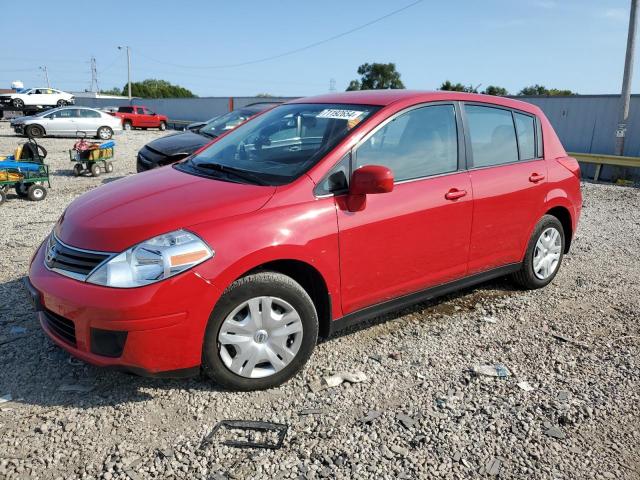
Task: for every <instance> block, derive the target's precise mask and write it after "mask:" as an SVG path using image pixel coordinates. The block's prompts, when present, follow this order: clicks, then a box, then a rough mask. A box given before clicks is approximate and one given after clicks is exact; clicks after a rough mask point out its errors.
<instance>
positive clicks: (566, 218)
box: [545, 205, 573, 253]
mask: <svg viewBox="0 0 640 480" xmlns="http://www.w3.org/2000/svg"><path fill="white" fill-rule="evenodd" d="M545 215H551V216H553V217H556V218H557V219H558V220H559V221H560V223H561V224H562V229H563V230H564V253H569V248H570V247H571V241H572V240H573V219H572V217H571V212H570V211H569V209H568V208H567V207H565V206H562V205H557V206H555V207H552V208H550V209H549V210H547V211H546V213H545Z"/></svg>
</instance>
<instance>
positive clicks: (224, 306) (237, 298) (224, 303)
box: [202, 272, 318, 391]
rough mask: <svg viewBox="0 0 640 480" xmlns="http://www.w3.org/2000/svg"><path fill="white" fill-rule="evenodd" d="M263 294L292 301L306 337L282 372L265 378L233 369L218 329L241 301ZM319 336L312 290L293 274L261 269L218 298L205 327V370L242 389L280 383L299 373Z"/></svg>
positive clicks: (226, 386) (235, 284) (212, 377)
mask: <svg viewBox="0 0 640 480" xmlns="http://www.w3.org/2000/svg"><path fill="white" fill-rule="evenodd" d="M260 296H273V297H277V298H280V299H282V300H284V301H286V302H288V303H289V304H290V305H291V306H293V308H295V310H296V311H297V313H298V315H299V316H300V320H301V321H302V327H303V328H302V332H303V333H302V340H301V344H300V348H299V350H298V352H297V354H296V356H295V357H294V358H293V359H292V360H291V362H290V363H289V364H288V365H287V366H285V367H284V368H283V369H282V370H280V371H279V372H276V373H274V374H272V375H270V376H267V377H263V378H246V377H242V376H240V375H237V374H236V373H233V372H232V371H231V370H229V369H228V368H227V367H226V365H225V364H224V362H223V361H222V358H221V357H220V350H219V347H218V340H217V339H218V333H219V331H220V328H221V326H222V323H223V322H224V320H225V318H226V317H227V315H229V314H230V313H231V312H232V311H233V310H234V309H235V308H236V307H237V306H238V305H240V304H241V303H243V302H245V301H247V300H249V299H251V298H254V297H260ZM317 339H318V315H317V313H316V309H315V306H314V304H313V301H312V300H311V298H310V297H309V294H308V293H307V292H306V291H305V290H304V289H303V288H302V287H301V286H300V284H298V283H297V282H296V281H295V280H293V279H292V278H290V277H288V276H286V275H283V274H281V273H276V272H259V273H255V274H252V275H248V276H246V277H242V278H240V279H238V280H236V281H235V282H234V283H233V284H231V286H229V288H227V289H226V290H225V292H224V293H223V295H222V297H220V299H219V300H218V303H217V304H216V306H215V308H214V309H213V312H212V313H211V316H210V317H209V323H208V324H207V328H206V331H205V338H204V345H203V346H202V367H203V370H204V373H205V374H206V375H207V376H208V377H210V378H211V379H212V380H214V381H215V382H216V383H218V384H219V385H221V386H223V387H225V388H228V389H231V390H240V391H249V390H264V389H267V388H272V387H276V386H278V385H281V384H282V383H284V382H286V381H287V380H289V379H290V378H291V377H293V376H294V375H295V374H296V373H298V372H299V371H300V370H301V369H302V367H303V366H304V364H305V363H306V362H307V360H308V359H309V357H310V356H311V354H312V352H313V349H314V348H315V345H316V341H317Z"/></svg>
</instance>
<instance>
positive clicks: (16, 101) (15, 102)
mask: <svg viewBox="0 0 640 480" xmlns="http://www.w3.org/2000/svg"><path fill="white" fill-rule="evenodd" d="M11 103H12V104H13V106H14V107H15V108H17V109H21V108H22V107H24V101H23V100H22V99H21V98H14V99H13V101H12V102H11Z"/></svg>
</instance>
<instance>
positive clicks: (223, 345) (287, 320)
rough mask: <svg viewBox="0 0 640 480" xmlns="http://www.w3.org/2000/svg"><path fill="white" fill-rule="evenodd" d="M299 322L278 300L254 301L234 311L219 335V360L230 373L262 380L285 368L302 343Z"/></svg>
mask: <svg viewBox="0 0 640 480" xmlns="http://www.w3.org/2000/svg"><path fill="white" fill-rule="evenodd" d="M302 330H303V328H302V320H301V319H300V315H299V314H298V312H297V311H296V310H295V308H293V307H292V306H291V304H289V303H288V302H285V301H284V300H282V299H281V298H277V297H255V298H252V299H250V300H248V301H246V302H243V303H242V304H240V305H239V306H238V307H236V308H235V309H234V310H233V311H232V312H231V313H230V314H229V315H227V317H226V318H225V319H224V322H222V326H221V327H220V333H218V349H219V352H220V358H221V359H222V361H223V363H224V364H225V365H226V367H227V368H228V369H229V370H231V371H232V372H233V373H235V374H237V375H240V376H241V377H247V378H262V377H268V376H269V375H273V374H274V373H277V372H279V371H280V370H282V369H283V368H285V367H286V366H287V365H289V363H291V361H292V360H293V359H294V358H295V357H296V355H297V353H298V350H299V349H300V345H301V343H302V333H303V332H302Z"/></svg>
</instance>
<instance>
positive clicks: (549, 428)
mask: <svg viewBox="0 0 640 480" xmlns="http://www.w3.org/2000/svg"><path fill="white" fill-rule="evenodd" d="M544 427H545V428H546V430H545V431H544V434H545V435H546V436H548V437H553V438H557V439H558V440H562V439H564V438H566V436H567V435H566V434H565V433H564V431H563V430H562V429H561V428H560V427H556V426H555V425H551V424H550V423H549V422H545V423H544Z"/></svg>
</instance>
